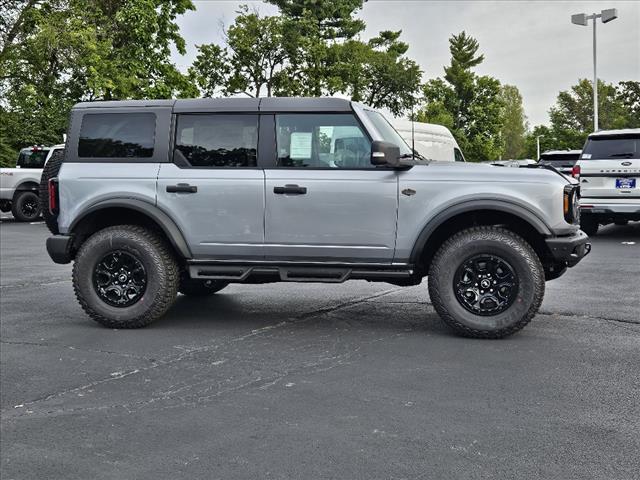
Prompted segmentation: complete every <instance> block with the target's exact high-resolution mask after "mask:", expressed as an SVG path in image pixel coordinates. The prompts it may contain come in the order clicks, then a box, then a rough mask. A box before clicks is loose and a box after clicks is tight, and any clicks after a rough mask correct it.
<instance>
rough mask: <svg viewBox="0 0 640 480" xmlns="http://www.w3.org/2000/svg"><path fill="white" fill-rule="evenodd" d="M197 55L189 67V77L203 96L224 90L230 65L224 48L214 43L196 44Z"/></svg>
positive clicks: (211, 95) (209, 95) (210, 95)
mask: <svg viewBox="0 0 640 480" xmlns="http://www.w3.org/2000/svg"><path fill="white" fill-rule="evenodd" d="M197 48H198V55H197V56H196V59H195V60H194V62H193V64H192V65H191V66H190V67H189V77H190V78H191V80H192V81H193V82H194V83H195V84H196V85H197V87H198V88H199V89H200V94H201V95H202V96H204V97H213V96H215V95H217V94H219V93H221V92H223V91H224V88H225V87H226V86H227V84H228V82H229V75H230V74H231V66H230V65H229V56H228V52H227V49H226V48H223V47H221V46H219V45H216V44H215V43H210V44H205V45H198V46H197Z"/></svg>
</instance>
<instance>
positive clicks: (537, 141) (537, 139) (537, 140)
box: [536, 135, 544, 162]
mask: <svg viewBox="0 0 640 480" xmlns="http://www.w3.org/2000/svg"><path fill="white" fill-rule="evenodd" d="M543 137H544V135H538V136H537V137H536V146H537V147H538V158H536V162H537V161H539V160H540V139H541V138H543Z"/></svg>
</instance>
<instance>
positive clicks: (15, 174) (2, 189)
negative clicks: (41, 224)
mask: <svg viewBox="0 0 640 480" xmlns="http://www.w3.org/2000/svg"><path fill="white" fill-rule="evenodd" d="M63 150H64V144H59V145H54V146H52V147H40V146H35V147H29V148H23V149H22V150H20V155H19V156H18V161H17V162H16V167H15V168H0V211H2V212H9V211H11V213H12V214H13V217H14V218H15V219H16V220H17V221H18V222H32V221H34V220H37V219H38V217H40V214H41V213H42V207H41V206H40V197H39V195H38V188H39V186H40V177H41V176H42V169H43V168H44V166H45V164H46V163H47V161H48V160H49V159H50V158H51V156H52V155H53V154H54V153H55V152H62V151H63Z"/></svg>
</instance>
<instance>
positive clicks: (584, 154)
mask: <svg viewBox="0 0 640 480" xmlns="http://www.w3.org/2000/svg"><path fill="white" fill-rule="evenodd" d="M582 158H586V159H587V160H589V159H590V158H591V154H590V153H583V154H582Z"/></svg>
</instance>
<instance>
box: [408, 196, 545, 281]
mask: <svg viewBox="0 0 640 480" xmlns="http://www.w3.org/2000/svg"><path fill="white" fill-rule="evenodd" d="M478 225H505V226H506V228H508V229H509V230H512V231H514V232H516V233H518V234H519V235H521V236H522V237H524V238H525V240H527V241H528V242H529V243H530V244H531V246H532V247H533V249H534V250H535V251H536V253H537V254H538V256H539V257H540V259H541V261H543V263H544V259H545V258H546V257H547V256H548V255H549V254H550V252H549V251H548V247H547V246H546V244H545V242H544V238H545V237H547V236H551V235H552V232H551V230H550V228H549V226H548V225H547V224H546V223H545V222H544V221H543V220H542V219H541V218H540V217H539V216H538V215H536V214H535V213H533V212H532V211H531V210H529V209H527V208H525V207H523V206H520V205H517V204H514V203H510V202H506V201H501V200H473V201H468V202H463V203H459V204H457V205H454V206H452V207H449V208H447V209H446V210H444V211H442V212H440V213H438V214H437V215H436V216H435V217H433V218H432V219H431V220H430V221H429V222H428V223H427V224H426V225H425V226H424V228H423V229H422V231H421V232H420V234H419V235H418V238H417V240H416V242H415V244H414V247H413V249H412V251H411V257H410V261H411V263H412V264H414V265H417V266H420V267H419V268H420V269H421V270H423V273H424V274H426V272H427V271H428V269H429V265H430V264H431V260H432V259H433V255H434V254H435V252H436V251H437V249H438V248H439V246H440V245H441V244H442V243H443V242H444V241H445V240H446V239H447V238H449V237H450V236H451V235H453V234H455V233H456V232H458V231H460V230H463V229H466V228H469V227H473V226H478Z"/></svg>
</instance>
